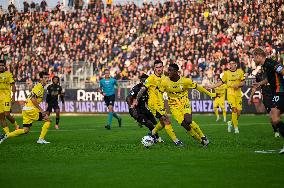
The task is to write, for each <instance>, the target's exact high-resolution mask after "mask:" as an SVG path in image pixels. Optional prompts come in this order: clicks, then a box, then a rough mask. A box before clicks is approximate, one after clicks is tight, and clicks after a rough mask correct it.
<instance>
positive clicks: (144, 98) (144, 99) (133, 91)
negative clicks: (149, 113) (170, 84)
mask: <svg viewBox="0 0 284 188" xmlns="http://www.w3.org/2000/svg"><path fill="white" fill-rule="evenodd" d="M142 86H143V83H139V84H137V85H135V86H134V87H133V88H132V89H131V90H130V92H129V94H128V96H131V97H136V96H137V94H138V92H139V91H140V89H141V87H142ZM148 98H149V97H148V92H147V90H146V91H144V93H143V95H142V96H141V97H140V99H139V101H138V107H145V106H146V104H147V102H148Z"/></svg>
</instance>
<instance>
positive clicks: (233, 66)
mask: <svg viewBox="0 0 284 188" xmlns="http://www.w3.org/2000/svg"><path fill="white" fill-rule="evenodd" d="M237 68H238V64H237V62H236V61H235V60H230V70H231V71H235V70H237Z"/></svg>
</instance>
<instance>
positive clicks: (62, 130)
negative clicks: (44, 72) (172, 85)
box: [30, 123, 269, 133]
mask: <svg viewBox="0 0 284 188" xmlns="http://www.w3.org/2000/svg"><path fill="white" fill-rule="evenodd" d="M266 124H267V125H268V124H269V123H244V124H241V125H266ZM214 125H216V126H223V125H226V124H205V125H201V126H202V127H203V126H214ZM124 126H127V127H133V126H134V127H135V125H124ZM101 128H104V127H103V126H102V127H97V128H88V129H59V130H48V131H54V132H58V131H59V132H73V131H94V130H100V129H101ZM137 128H139V127H138V126H137ZM30 132H36V133H37V132H40V131H30Z"/></svg>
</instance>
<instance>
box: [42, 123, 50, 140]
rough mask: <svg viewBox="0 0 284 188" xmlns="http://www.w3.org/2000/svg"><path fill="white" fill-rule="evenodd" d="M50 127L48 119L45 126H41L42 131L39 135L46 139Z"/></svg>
mask: <svg viewBox="0 0 284 188" xmlns="http://www.w3.org/2000/svg"><path fill="white" fill-rule="evenodd" d="M49 127H50V122H49V121H47V122H45V123H44V124H43V126H42V128H41V133H40V136H39V138H40V139H44V137H45V135H46V133H47V131H48V128H49Z"/></svg>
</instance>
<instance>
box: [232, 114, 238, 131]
mask: <svg viewBox="0 0 284 188" xmlns="http://www.w3.org/2000/svg"><path fill="white" fill-rule="evenodd" d="M232 122H233V125H234V128H237V127H238V125H239V121H238V114H237V113H235V112H232Z"/></svg>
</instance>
